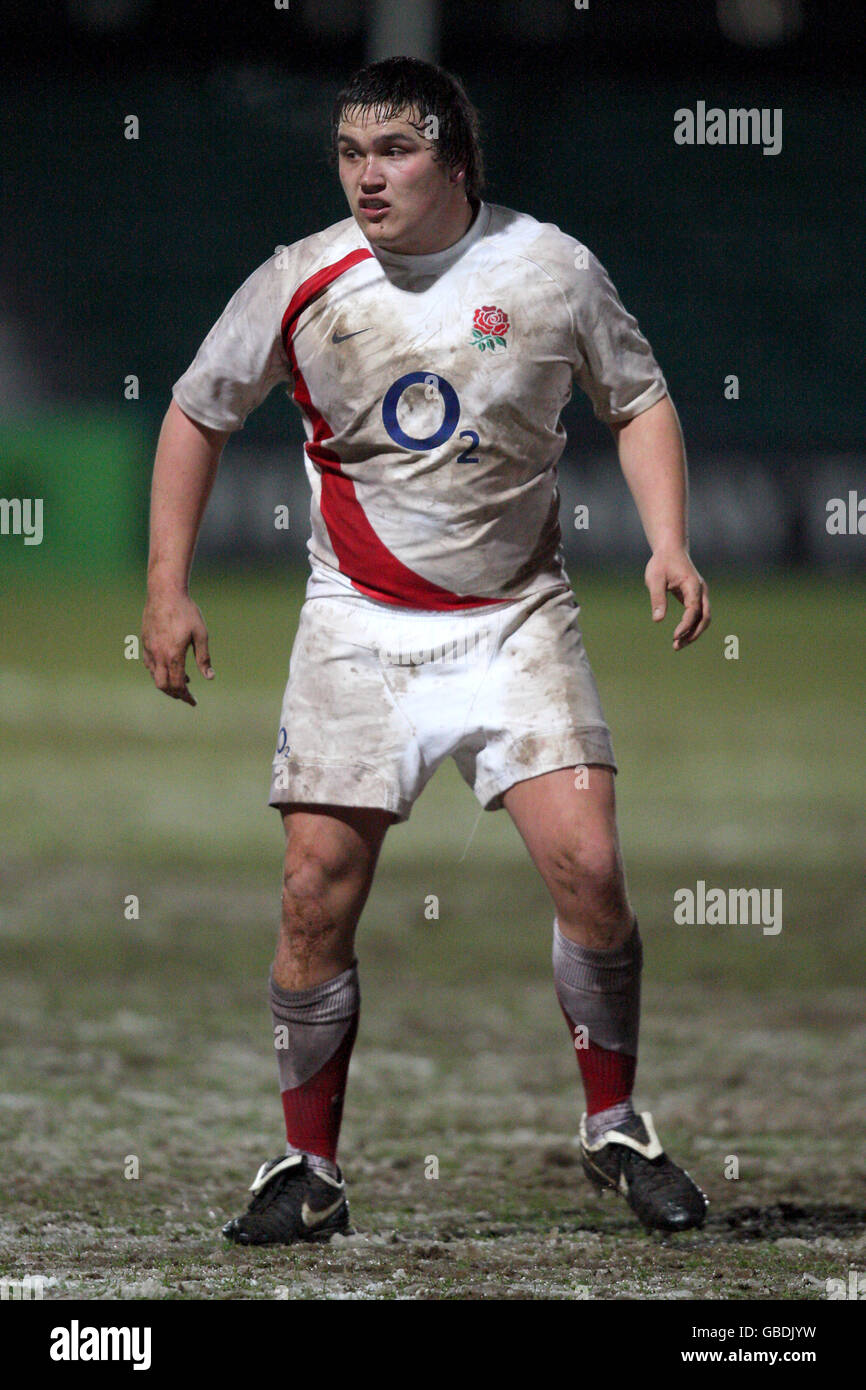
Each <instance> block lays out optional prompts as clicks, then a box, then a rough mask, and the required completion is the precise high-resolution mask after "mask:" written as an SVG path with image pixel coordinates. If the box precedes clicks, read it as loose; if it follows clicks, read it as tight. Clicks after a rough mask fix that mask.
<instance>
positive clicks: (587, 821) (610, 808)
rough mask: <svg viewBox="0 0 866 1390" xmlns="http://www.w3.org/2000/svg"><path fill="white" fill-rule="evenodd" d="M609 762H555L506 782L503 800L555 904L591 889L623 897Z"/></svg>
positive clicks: (565, 902)
mask: <svg viewBox="0 0 866 1390" xmlns="http://www.w3.org/2000/svg"><path fill="white" fill-rule="evenodd" d="M614 780H615V779H614V772H613V769H612V768H609V767H602V766H596V765H591V766H589V767H581V768H571V767H569V768H560V769H559V770H557V771H555V772H546V773H543V774H542V775H541V776H539V777H532V778H528V779H527V780H525V781H521V782H517V783H515V784H514V786H512V787H510V788H509V790H508V791H507V792H506V793H505V795H504V797H503V804H504V805H505V808H506V810H507V811H508V813H509V815H510V816H511V819H512V820H513V822H514V824H515V826H516V827H517V830H518V831H519V833H520V835H521V837H522V838H523V840H524V842H525V844H526V847H527V849H528V850H529V853H530V854H531V856H532V859H533V861H534V863H535V864H536V866H537V868H538V870H539V872H540V874H541V876H542V878H543V879H544V881H545V883H546V884H547V886H548V888H549V889H550V891H551V894H552V895H553V898H554V901H555V903H556V905H557V908H558V909H559V908H560V906H561V905H562V907H563V909H564V910H565V909H566V908H567V906H568V904H569V900H570V899H573V898H575V897H580V898H586V897H587V896H590V895H592V894H596V895H597V896H600V897H606V898H607V899H609V901H610V905H611V907H613V908H617V907H619V906H621V905H622V904H621V903H620V902H618V900H619V899H621V900H622V903H624V900H625V876H624V872H623V866H622V854H621V851H620V844H619V834H618V831H617V824H616V795H615V790H614Z"/></svg>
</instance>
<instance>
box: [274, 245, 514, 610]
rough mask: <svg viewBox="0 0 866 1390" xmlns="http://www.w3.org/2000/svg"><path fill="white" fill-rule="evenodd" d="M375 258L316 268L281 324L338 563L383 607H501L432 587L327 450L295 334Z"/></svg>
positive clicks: (360, 256) (353, 255)
mask: <svg viewBox="0 0 866 1390" xmlns="http://www.w3.org/2000/svg"><path fill="white" fill-rule="evenodd" d="M372 256H373V253H372V251H352V252H350V254H349V255H348V256H344V257H343V258H342V260H339V261H336V262H335V263H334V264H333V265H328V266H325V267H324V268H323V269H322V270H317V271H316V273H315V275H311V276H310V278H309V279H308V280H305V281H304V283H303V284H302V285H299V286H298V288H297V289H296V290H295V293H294V294H293V295H292V298H291V300H290V302H289V307H288V308H287V309H286V312H285V314H284V315H283V323H282V333H283V342H284V343H285V347H286V353H287V355H288V358H289V361H290V363H291V367H292V375H293V377H294V379H295V391H294V399H295V401H296V402H297V403H298V405H299V406H300V407H301V409H302V410H303V411H304V413H305V414H306V416H307V418H308V420H309V421H310V423H311V424H312V426H313V439H312V442H311V443H308V444H305V445H304V448H305V449H306V451H307V456H308V457H309V458H310V459H311V460H312V462H313V463H314V464H315V466H316V467H317V468H318V470H319V473H320V475H321V479H322V495H321V498H320V502H319V505H320V508H321V512H322V519H323V521H324V523H325V525H326V527H327V528H328V536H329V537H330V541H331V545H332V546H333V547H334V554H335V555H336V557H337V563H338V565H339V567H340V570H341V571H342V573H343V574H346V575H348V576H349V578H350V579H351V581H352V585H353V587H354V588H356V589H358V590H359V592H360V593H362V594H366V595H367V596H368V597H369V598H374V599H378V600H379V602H380V603H394V604H400V605H403V606H404V607H406V608H427V609H435V610H437V611H447V610H449V609H452V608H485V607H488V606H489V605H490V604H493V603H501V601H502V600H501V599H495V598H476V597H474V596H473V595H471V594H470V595H466V594H455V593H452V592H451V590H450V589H443V588H441V587H440V585H438V584H432V583H431V582H430V581H429V580H428V579H424V578H423V577H422V576H421V575H420V574H416V573H415V571H414V570H410V569H409V568H408V566H407V565H404V564H403V562H402V561H401V560H398V559H397V556H396V555H394V554H393V552H392V551H390V550H389V549H388V547H387V546H386V545H385V543H384V542H383V541H382V540H381V539H380V538H379V536H377V535H376V532H375V531H374V530H373V527H372V526H371V525H370V522H369V520H368V518H367V515H366V513H365V512H364V509H363V507H362V506H361V504H360V502H359V501H358V497H357V494H356V492H355V484H354V482H353V480H352V479H351V478H349V477H347V475H346V474H345V473H344V472H343V465H342V461H341V459H340V458H339V455H337V454H335V453H334V451H333V449H327V448H325V440H327V439H331V438H332V437H333V434H334V431H333V429H332V428H331V426H330V425H329V424H328V422H327V420H326V419H325V417H324V415H322V413H321V411H320V410H318V409H317V407H316V406H315V405H314V404H313V401H312V398H311V397H310V391H309V387H308V386H307V383H306V381H305V380H304V376H303V373H302V372H301V369H300V367H299V366H298V361H297V358H296V356H295V346H294V342H293V338H294V333H295V329H296V327H297V323H298V318H299V316H300V314H301V313H302V312H303V310H304V309H306V308H307V306H308V305H309V304H312V302H313V301H314V300H315V299H317V298H318V297H319V296H320V295H321V294H322V293H323V292H324V290H326V289H327V287H328V286H329V285H331V284H333V282H334V280H336V279H338V278H339V276H341V275H342V274H344V272H345V271H347V270H350V269H351V268H352V266H354V265H358V264H359V262H360V261H365V260H367V259H371V258H372Z"/></svg>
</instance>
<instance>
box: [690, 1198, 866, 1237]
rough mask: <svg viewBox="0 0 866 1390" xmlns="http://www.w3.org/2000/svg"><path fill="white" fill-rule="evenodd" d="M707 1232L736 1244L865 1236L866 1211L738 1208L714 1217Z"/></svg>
mask: <svg viewBox="0 0 866 1390" xmlns="http://www.w3.org/2000/svg"><path fill="white" fill-rule="evenodd" d="M706 1229H707V1230H710V1231H715V1232H717V1233H722V1234H724V1235H726V1236H727V1237H728V1238H729V1239H730V1240H734V1241H749V1240H778V1239H779V1238H780V1237H784V1236H789V1237H790V1236H794V1237H799V1238H800V1239H803V1240H814V1239H815V1237H816V1236H851V1235H854V1234H857V1235H862V1234H863V1232H864V1231H866V1211H864V1210H863V1208H862V1207H849V1206H843V1205H842V1204H841V1203H832V1202H814V1203H799V1202H774V1203H773V1205H772V1206H767V1207H752V1206H744V1207H734V1208H732V1210H730V1211H723V1212H719V1213H718V1214H713V1213H711V1214H710V1217H709V1219H708V1221H707V1226H706Z"/></svg>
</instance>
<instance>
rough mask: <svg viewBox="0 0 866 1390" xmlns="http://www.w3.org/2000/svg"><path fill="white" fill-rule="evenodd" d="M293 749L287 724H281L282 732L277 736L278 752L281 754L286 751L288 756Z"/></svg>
mask: <svg viewBox="0 0 866 1390" xmlns="http://www.w3.org/2000/svg"><path fill="white" fill-rule="evenodd" d="M291 751H292V750H291V748H290V747H289V735H288V731H287V730H286V728H285V726H283V725H281V726H280V732H279V734H278V736H277V754H278V755H279V754H280V753H285V754H286V756H288V754H289V753H291Z"/></svg>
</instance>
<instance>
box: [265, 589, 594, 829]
mask: <svg viewBox="0 0 866 1390" xmlns="http://www.w3.org/2000/svg"><path fill="white" fill-rule="evenodd" d="M578 615H579V609H578V606H577V603H576V602H575V599H574V595H573V594H572V592H571V590H570V589H568V588H564V587H557V588H555V589H546V590H544V591H543V592H542V593H534V594H531V595H529V596H528V597H525V598H522V599H518V600H516V601H514V602H511V603H504V604H501V605H498V606H497V607H496V608H487V609H480V610H479V609H469V610H466V611H464V612H458V613H453V612H452V613H429V612H416V611H414V610H407V609H405V608H400V609H395V608H394V607H393V606H392V605H390V604H383V603H377V602H375V601H374V600H372V599H370V600H368V599H363V598H362V597H361V596H359V597H358V598H357V599H356V598H355V597H354V595H347V596H346V597H345V598H342V597H316V598H309V599H307V601H306V602H305V604H304V606H303V608H302V609H301V617H300V622H299V625H298V631H297V636H296V637H295V643H294V647H293V648H292V656H291V662H290V666H289V680H288V684H287V686H286V692H285V695H284V697H283V707H282V713H281V716H280V729H279V734H278V737H277V748H276V754H275V756H274V762H273V774H272V778H271V792H270V797H269V803H270V805H271V806H280V805H285V804H286V803H298V802H300V803H319V804H328V805H335V806H354V807H360V806H373V807H379V808H381V809H382V810H386V811H392V812H393V813H394V815H395V817H396V818H397V820H401V821H402V820H407V819H408V817H409V812H410V811H411V809H412V805H413V803H414V802H415V800H416V799H417V798H418V796H420V794H421V792H422V791H423V789H424V787H425V786H426V784H427V782H428V781H429V780H430V778H431V777H432V776H433V773H434V772H435V771H436V769H437V767H438V766H439V764H440V763H441V762H443V761H444V760H445V758H449V757H450V758H453V759H454V761H455V763H456V764H457V767H458V768H459V770H460V773H461V775H462V776H463V778H464V779H465V781H466V782H468V784H469V786H470V787H471V788H472V790H473V791H474V792H475V795H476V796H477V798H478V800H479V801H480V803H481V805H482V806H483V807H484V809H485V810H487V811H495V810H498V809H499V808H500V807H501V806H502V795H503V793H504V792H506V791H507V790H508V788H509V787H511V786H513V785H514V783H515V782H522V781H525V780H526V779H527V778H529V777H538V776H540V775H541V773H544V772H552V771H554V770H556V769H557V768H564V767H577V766H578V765H588V764H591V763H602V764H605V765H606V766H608V767H612V768H613V769H614V771H615V770H616V764H615V762H614V758H613V747H612V744H611V738H610V732H609V730H608V727H607V725H606V724H605V721H604V716H603V714H602V709H601V704H600V702H599V697H598V690H597V689H596V684H595V679H594V677H593V674H592V671H591V669H590V666H589V661H588V659H587V656H586V652H585V650H584V645H583V639H582V637H581V633H580V627H579V624H578Z"/></svg>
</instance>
